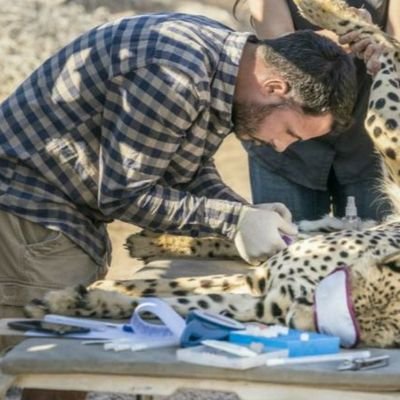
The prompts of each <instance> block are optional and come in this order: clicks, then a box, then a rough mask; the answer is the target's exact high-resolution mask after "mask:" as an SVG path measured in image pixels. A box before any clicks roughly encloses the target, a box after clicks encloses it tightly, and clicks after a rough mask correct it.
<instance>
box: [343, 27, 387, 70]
mask: <svg viewBox="0 0 400 400" xmlns="http://www.w3.org/2000/svg"><path fill="white" fill-rule="evenodd" d="M339 43H340V44H348V45H349V46H350V48H351V51H352V52H353V53H354V54H355V55H356V56H357V57H358V58H360V59H361V60H363V61H364V62H365V66H366V68H367V71H368V73H369V74H370V75H375V74H376V73H377V72H378V71H379V70H380V68H381V62H380V61H379V58H380V56H381V54H382V52H383V47H382V46H381V45H379V44H378V43H376V42H375V41H374V40H373V39H372V37H367V38H361V32H360V31H352V32H349V33H347V34H346V35H343V36H341V37H340V38H339Z"/></svg>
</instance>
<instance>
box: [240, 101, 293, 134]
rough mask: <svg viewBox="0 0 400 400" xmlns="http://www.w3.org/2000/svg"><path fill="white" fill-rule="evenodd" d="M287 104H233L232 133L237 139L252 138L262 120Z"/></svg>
mask: <svg viewBox="0 0 400 400" xmlns="http://www.w3.org/2000/svg"><path fill="white" fill-rule="evenodd" d="M286 105H287V102H281V103H276V104H256V103H239V102H235V103H233V106H232V123H233V131H234V132H235V134H236V136H237V137H238V138H239V139H245V138H246V137H247V136H250V137H254V136H255V135H256V134H257V132H258V130H259V127H260V125H261V123H262V122H263V121H264V119H265V118H266V117H267V116H268V115H270V114H271V113H272V111H274V110H276V109H277V108H282V107H284V106H286Z"/></svg>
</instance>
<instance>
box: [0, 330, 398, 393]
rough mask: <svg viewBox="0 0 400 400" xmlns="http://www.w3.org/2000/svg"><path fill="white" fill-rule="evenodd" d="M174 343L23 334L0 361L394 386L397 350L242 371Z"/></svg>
mask: <svg viewBox="0 0 400 400" xmlns="http://www.w3.org/2000/svg"><path fill="white" fill-rule="evenodd" d="M175 351H176V349H174V348H164V349H154V350H146V351H140V352H131V351H123V352H114V351H105V350H104V349H103V347H102V346H101V345H84V344H82V343H81V341H80V340H72V339H55V338H40V339H39V338H35V339H26V340H24V341H23V342H21V343H20V344H18V345H17V346H16V347H14V348H13V349H12V350H11V351H10V352H8V353H7V354H6V355H5V356H4V358H3V359H2V362H1V368H2V371H3V373H5V374H9V375H23V374H52V373H57V374H72V373H73V374H76V373H79V374H82V373H88V374H111V375H112V374H117V375H131V376H134V375H140V376H151V377H172V378H196V379H213V380H215V379H216V380H218V379H223V380H235V381H237V380H241V381H246V382H259V383H263V382H264V383H288V384H301V385H313V386H315V385H317V386H318V387H329V388H335V389H348V390H360V388H362V390H363V391H369V390H370V391H382V390H383V391H393V390H400V379H399V378H400V350H381V349H373V354H374V355H379V354H389V355H390V357H391V360H390V365H389V366H387V367H384V368H379V369H375V370H369V371H346V372H340V371H337V370H336V367H337V365H338V362H325V363H318V364H303V365H290V366H281V367H258V368H252V369H248V370H244V371H240V370H232V369H225V368H214V367H208V366H207V367H204V366H198V365H194V364H188V363H184V362H180V361H178V360H177V359H176V356H175Z"/></svg>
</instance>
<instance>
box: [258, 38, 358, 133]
mask: <svg viewBox="0 0 400 400" xmlns="http://www.w3.org/2000/svg"><path fill="white" fill-rule="evenodd" d="M258 43H259V45H260V46H261V49H262V54H263V56H264V58H265V61H266V63H267V64H268V65H269V66H270V67H272V68H273V69H274V70H276V71H277V73H278V74H279V75H280V76H281V77H282V78H283V79H284V80H285V81H286V82H287V84H288V85H289V88H290V90H291V91H292V92H293V100H294V101H296V103H299V104H300V105H301V106H302V108H303V111H304V112H305V113H306V114H321V113H323V112H330V113H332V115H333V117H334V119H335V122H336V124H337V125H339V127H341V128H345V127H346V126H348V125H349V124H350V123H351V118H352V117H351V116H352V111H353V107H354V103H355V100H356V95H357V78H356V70H355V65H354V62H353V59H352V57H351V56H349V55H348V54H346V53H345V51H344V50H343V49H342V48H341V47H340V46H338V45H337V44H336V43H334V42H333V41H332V40H330V39H328V38H326V37H323V36H321V35H318V34H316V33H315V32H313V31H310V30H301V31H297V32H294V33H290V34H287V35H285V36H281V37H279V38H274V39H265V40H259V41H258Z"/></svg>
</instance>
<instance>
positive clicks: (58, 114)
mask: <svg viewBox="0 0 400 400" xmlns="http://www.w3.org/2000/svg"><path fill="white" fill-rule="evenodd" d="M248 36H249V34H248V33H236V32H232V31H231V30H230V29H229V28H226V27H224V26H223V25H221V24H219V23H217V22H214V21H212V20H210V19H208V18H205V17H201V16H190V15H184V14H154V15H144V16H138V17H130V18H124V19H121V20H119V21H116V22H113V23H108V24H105V25H102V26H99V27H96V28H94V29H91V30H90V31H88V32H86V33H84V34H83V35H82V36H80V37H78V38H77V39H76V40H74V41H73V42H72V43H70V44H69V45H67V46H66V47H64V48H63V49H61V50H60V51H59V52H58V53H57V54H55V55H54V56H52V57H51V58H50V59H48V60H47V61H46V62H45V63H44V64H43V65H41V66H40V67H39V68H38V69H37V70H36V71H35V72H33V74H32V75H31V76H30V77H28V78H27V80H26V81H25V82H23V83H22V84H21V86H19V87H18V88H17V89H16V91H15V92H14V93H13V94H11V96H10V97H8V98H7V99H6V100H5V101H4V102H3V103H2V104H1V105H0V208H1V209H3V210H5V211H8V212H11V213H14V214H16V215H18V216H20V217H23V218H26V219H28V220H31V221H33V222H37V223H39V224H42V225H44V226H46V227H48V228H50V229H53V230H57V231H61V232H63V233H64V234H65V235H66V236H68V237H69V238H70V239H71V240H72V241H73V242H75V243H76V244H77V245H79V246H80V247H81V248H82V249H83V250H84V251H86V252H87V253H88V254H89V255H90V256H91V257H92V258H93V259H94V260H95V261H96V262H97V263H98V264H104V263H105V262H106V260H108V261H109V255H110V250H111V249H110V242H109V239H108V236H107V232H106V223H108V222H110V221H112V220H113V219H119V220H123V221H126V222H130V223H134V224H137V225H139V226H142V227H146V228H149V229H158V230H167V231H171V232H183V233H192V234H193V233H196V232H197V233H198V232H205V233H210V232H212V233H214V234H221V235H225V236H227V237H230V238H231V237H232V236H233V235H234V232H235V227H236V223H237V219H238V215H239V212H240V208H241V203H242V202H243V199H242V198H241V197H240V196H238V195H237V194H235V193H234V192H232V191H231V190H230V189H229V188H228V187H226V186H225V185H224V184H223V182H222V181H221V179H220V176H219V175H218V173H217V171H216V170H215V167H214V163H213V160H212V156H213V154H214V153H215V152H216V150H217V149H218V147H219V145H220V144H221V141H222V140H223V139H224V138H225V137H226V136H227V135H228V134H229V133H230V132H231V130H232V123H231V107H232V99H233V93H234V87H235V78H236V76H237V72H238V67H239V61H240V58H241V53H242V49H243V47H244V45H245V43H246V41H247V39H248Z"/></svg>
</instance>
